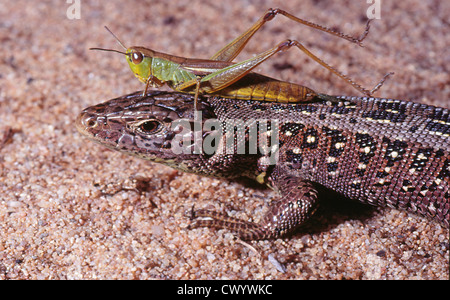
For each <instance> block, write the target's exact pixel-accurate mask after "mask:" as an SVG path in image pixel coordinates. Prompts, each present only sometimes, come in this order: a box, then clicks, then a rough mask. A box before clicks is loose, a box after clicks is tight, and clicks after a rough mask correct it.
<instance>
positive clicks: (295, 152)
mask: <svg viewBox="0 0 450 300" xmlns="http://www.w3.org/2000/svg"><path fill="white" fill-rule="evenodd" d="M141 94H142V92H137V93H134V94H130V95H128V96H123V97H119V98H117V99H113V100H110V101H108V102H105V103H103V104H99V105H95V106H92V107H89V108H87V109H85V110H84V111H83V112H82V113H81V114H80V115H79V117H78V119H77V128H78V130H79V131H80V132H81V133H82V134H83V135H85V136H87V137H89V138H90V139H92V140H94V141H96V142H98V143H100V144H102V145H104V146H107V147H109V148H111V149H115V150H118V151H122V152H125V153H127V154H131V155H135V156H138V157H140V158H144V159H148V160H151V161H154V162H158V163H163V164H166V165H168V166H171V167H173V168H176V169H179V170H182V171H185V172H191V173H196V174H199V175H205V176H215V177H226V178H235V177H240V176H246V177H250V178H254V179H256V180H257V181H259V182H261V183H262V182H264V183H266V184H268V185H269V186H271V187H273V188H274V189H275V190H276V191H278V193H279V194H280V198H279V200H278V201H277V202H276V203H275V204H273V205H272V207H271V209H270V211H269V213H268V214H267V215H266V216H265V217H264V220H263V221H262V222H261V223H260V224H255V223H251V222H246V221H242V220H237V219H235V218H232V217H229V216H226V215H222V214H219V213H217V212H213V211H208V210H198V211H195V212H194V213H193V216H194V221H193V225H194V226H209V227H220V228H228V229H230V230H233V231H235V232H237V233H238V235H239V237H240V238H242V239H246V240H254V239H268V238H277V237H280V236H282V235H284V234H287V233H289V232H292V231H293V230H294V229H295V228H297V227H298V226H299V225H300V224H302V223H303V222H305V221H306V220H307V219H308V218H309V217H310V216H311V215H312V214H313V213H314V211H315V210H316V208H317V205H318V202H319V199H318V197H317V190H316V188H317V186H324V187H326V188H329V189H332V190H334V191H336V192H338V193H341V194H343V195H344V196H346V197H348V198H351V199H355V200H358V201H361V202H364V203H369V204H372V205H378V206H389V207H394V208H399V209H403V210H407V211H409V212H414V213H417V214H420V215H423V216H425V217H428V218H431V219H434V220H436V221H438V222H440V223H441V224H443V225H444V226H446V227H448V226H449V218H450V214H449V208H450V204H449V191H448V187H449V181H450V155H449V154H450V153H449V151H450V115H449V110H448V109H444V108H439V107H433V106H428V105H424V104H418V103H413V102H409V101H402V100H393V99H381V98H366V97H333V96H327V95H319V96H318V97H317V98H316V99H314V100H313V101H311V102H310V103H303V104H280V103H266V102H255V101H241V100H230V99H225V98H219V97H205V98H200V99H199V100H200V101H199V105H198V108H199V110H200V111H201V113H202V119H201V121H202V128H203V125H205V122H206V121H207V120H213V119H218V120H219V121H220V122H221V124H225V122H229V119H230V120H231V119H233V120H236V119H238V120H243V121H244V122H247V123H246V124H248V125H252V124H253V125H254V124H255V122H258V124H261V122H263V121H264V120H271V121H270V122H271V123H270V124H271V125H270V126H272V127H270V128H268V129H267V131H270V130H271V129H277V133H278V138H279V143H278V145H275V146H274V145H272V146H274V147H271V150H272V152H267V153H266V152H262V151H257V152H256V153H255V154H248V151H247V152H246V153H245V154H236V147H237V146H236V145H240V144H244V145H246V146H248V145H249V140H248V135H244V136H245V138H243V137H239V136H237V135H235V133H234V131H233V132H225V133H223V134H221V135H220V137H221V138H220V142H219V143H217V144H216V149H215V150H216V151H215V153H214V154H206V153H201V154H192V151H190V152H191V153H188V154H174V152H173V150H172V146H173V144H179V143H180V142H179V140H178V141H177V142H175V138H177V137H178V138H179V137H180V136H182V137H185V138H186V139H187V140H189V141H191V140H193V134H192V132H190V131H188V132H183V133H180V132H181V128H180V127H175V128H173V127H172V124H173V123H174V122H176V121H177V120H180V119H187V120H188V121H189V124H194V112H193V107H194V103H193V96H191V95H187V94H181V93H168V92H150V93H149V94H148V95H147V96H146V97H142V96H141ZM327 100H331V101H327ZM276 122H278V124H277V123H276ZM276 125H278V127H277V126H276ZM224 128H225V125H224ZM257 128H258V130H260V132H259V133H260V136H259V140H258V141H261V137H262V136H268V134H267V131H261V129H259V128H260V125H258V127H257ZM270 133H273V131H270ZM230 134H231V135H232V136H233V134H234V136H233V139H234V140H235V141H236V145H235V147H234V151H232V153H226V150H225V148H224V147H225V144H226V143H225V137H226V136H229V135H230ZM208 135H212V131H211V130H210V131H208V130H203V132H202V133H201V136H202V137H203V138H205V137H207V136H208ZM188 149H189V150H193V148H192V147H190V148H188ZM277 151H278V154H279V156H278V161H277V162H276V164H267V162H268V158H269V157H272V156H271V155H273V154H274V153H276V152H277Z"/></svg>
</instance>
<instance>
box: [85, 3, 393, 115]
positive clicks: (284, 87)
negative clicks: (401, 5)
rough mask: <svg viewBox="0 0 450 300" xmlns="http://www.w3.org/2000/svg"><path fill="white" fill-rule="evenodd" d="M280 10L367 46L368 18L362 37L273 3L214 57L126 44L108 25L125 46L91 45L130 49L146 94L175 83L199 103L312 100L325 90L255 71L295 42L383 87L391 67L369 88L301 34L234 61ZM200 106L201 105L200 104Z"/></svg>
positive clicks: (130, 61)
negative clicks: (204, 98) (205, 98)
mask: <svg viewBox="0 0 450 300" xmlns="http://www.w3.org/2000/svg"><path fill="white" fill-rule="evenodd" d="M278 14H281V15H283V16H286V17H287V18H289V19H291V20H293V21H296V22H298V23H300V24H304V25H306V26H309V27H312V28H315V29H318V30H320V31H323V32H326V33H329V34H332V35H335V36H337V37H340V38H343V39H345V40H348V41H350V42H352V43H356V44H358V45H359V46H362V41H363V40H364V38H365V37H366V36H367V34H368V32H369V28H370V21H371V20H369V21H368V22H367V24H366V28H365V31H364V32H363V34H362V35H361V36H360V37H359V38H355V37H352V36H349V35H346V34H343V33H341V32H338V31H334V30H332V29H329V28H327V27H324V26H321V25H318V24H315V23H312V22H309V21H306V20H303V19H300V18H297V17H295V16H293V15H292V14H290V13H288V12H286V11H284V10H281V9H278V8H277V9H268V10H267V11H266V12H265V13H264V15H263V16H262V17H261V18H260V19H259V20H258V21H257V22H256V23H255V24H253V26H251V27H250V28H249V29H248V30H247V31H245V32H244V33H243V34H241V35H240V36H239V37H237V38H236V39H234V40H233V41H232V42H231V43H229V44H227V45H226V46H225V47H223V48H222V49H221V50H219V52H217V53H216V54H214V55H213V56H212V57H211V58H210V59H196V58H186V57H181V56H175V55H171V54H166V53H162V52H157V51H154V50H151V49H148V48H145V47H139V46H134V47H129V48H127V47H125V46H124V44H123V43H122V42H121V41H120V40H119V39H118V38H117V37H116V36H115V35H114V34H113V33H112V32H111V31H110V30H109V29H108V28H107V27H106V26H105V28H106V29H107V30H108V31H109V32H110V33H111V34H112V35H113V36H114V38H115V39H117V41H118V42H119V44H120V45H121V46H122V47H123V48H124V50H125V52H121V51H118V50H112V49H103V48H90V49H91V50H103V51H113V52H118V53H121V54H124V55H126V58H127V61H128V64H129V66H130V68H131V70H132V71H133V73H134V75H135V76H136V77H137V78H138V79H139V80H140V81H141V82H143V83H145V84H146V86H145V90H144V95H146V94H147V90H148V87H149V86H153V87H160V86H162V85H164V84H167V85H168V86H169V87H170V88H171V89H173V90H175V91H178V92H184V93H190V94H195V103H197V99H198V96H199V94H213V95H217V96H220V97H226V98H233V99H241V100H259V101H275V102H282V103H295V102H306V101H310V100H312V99H313V98H314V97H316V96H319V95H320V94H318V93H316V92H315V91H313V90H311V89H309V88H308V87H306V86H302V85H299V84H295V83H290V82H286V81H280V80H277V79H274V78H270V77H267V76H264V75H261V74H257V73H253V72H251V71H252V70H253V69H254V68H255V67H257V66H258V65H259V64H261V63H263V62H264V61H266V60H267V59H269V58H270V57H272V56H273V55H275V54H277V53H280V52H283V51H286V50H288V49H289V48H291V47H293V46H295V47H297V48H298V49H300V50H301V51H303V52H304V53H305V54H306V55H308V56H309V57H310V58H312V59H313V60H314V61H316V62H317V63H319V64H320V65H322V66H323V67H325V68H326V69H328V70H329V71H331V72H332V73H334V74H335V75H337V76H339V77H340V78H342V79H343V80H345V81H346V82H347V83H349V84H350V85H352V86H353V87H354V88H355V89H357V90H358V91H360V92H361V93H363V94H364V95H366V96H371V95H372V94H373V93H374V92H375V91H376V90H378V89H379V88H380V87H381V85H382V84H383V82H384V81H385V80H386V78H387V77H388V76H389V75H390V74H391V73H388V74H387V75H385V76H384V77H383V79H382V80H381V81H380V82H379V83H378V84H377V85H376V86H375V87H374V88H373V89H372V90H370V91H369V90H367V89H365V88H363V87H362V86H361V85H359V84H357V83H356V82H354V81H353V80H351V79H350V78H348V77H347V76H346V75H344V74H343V73H341V72H339V71H338V70H336V69H335V68H333V67H331V66H330V65H328V64H327V63H325V62H324V61H323V60H321V59H320V58H318V57H317V56H315V55H314V54H313V53H311V52H310V51H309V50H308V49H306V47H305V46H303V44H301V43H300V42H298V41H296V40H289V39H288V40H285V41H283V42H281V43H279V44H278V45H277V46H275V47H273V48H271V49H269V50H267V51H264V52H262V53H260V54H258V55H256V56H254V57H252V58H250V59H247V60H244V61H242V62H238V63H234V62H232V60H233V59H234V58H235V57H236V56H237V55H238V54H239V53H240V52H241V51H242V49H243V48H244V47H245V45H246V44H247V43H248V41H249V40H250V39H251V37H252V36H253V35H254V34H255V33H256V32H257V31H258V30H259V29H260V28H261V27H262V26H263V25H264V24H265V23H266V22H268V21H271V20H272V19H273V18H274V17H275V16H276V15H278ZM195 107H196V106H195Z"/></svg>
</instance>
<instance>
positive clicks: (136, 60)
mask: <svg viewBox="0 0 450 300" xmlns="http://www.w3.org/2000/svg"><path fill="white" fill-rule="evenodd" d="M143 59H144V56H143V55H142V53H141V52H138V51H133V52H131V61H132V62H133V64H135V65H138V64H140V63H141V62H142V60H143Z"/></svg>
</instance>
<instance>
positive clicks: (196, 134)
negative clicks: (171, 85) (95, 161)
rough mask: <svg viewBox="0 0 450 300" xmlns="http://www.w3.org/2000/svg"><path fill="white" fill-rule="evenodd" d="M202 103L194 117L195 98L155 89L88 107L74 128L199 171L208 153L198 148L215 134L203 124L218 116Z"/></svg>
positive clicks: (105, 143)
mask: <svg viewBox="0 0 450 300" xmlns="http://www.w3.org/2000/svg"><path fill="white" fill-rule="evenodd" d="M199 100H200V101H199V103H198V104H197V105H198V106H197V107H198V109H199V112H200V118H199V119H194V97H193V96H192V95H188V94H182V93H169V92H155V91H151V92H149V93H148V94H147V95H146V96H142V92H136V93H134V94H130V95H126V96H122V97H119V98H116V99H112V100H109V101H107V102H104V103H101V104H98V105H95V106H91V107H88V108H86V109H85V110H83V111H82V112H81V113H80V115H79V116H78V118H77V120H76V127H77V129H78V131H79V132H80V133H81V134H82V135H84V136H86V137H88V138H89V139H91V140H93V141H95V142H97V143H99V144H101V145H103V146H106V147H108V148H110V149H113V150H118V151H121V152H124V153H126V154H129V155H133V156H138V157H140V158H143V159H147V160H150V161H153V162H158V163H162V164H165V165H168V166H170V167H173V168H176V169H180V170H182V171H184V172H194V173H200V171H199V170H198V168H203V164H204V162H205V160H206V159H207V157H206V156H207V154H205V152H204V149H202V148H201V147H200V148H199V146H202V145H201V144H202V139H203V138H204V137H205V136H207V135H208V134H210V133H211V131H205V130H204V127H203V125H204V124H203V123H204V121H202V120H210V119H214V118H215V117H214V113H213V112H212V109H211V108H210V107H209V105H208V104H207V103H206V102H204V101H202V100H201V99H199ZM196 130H197V131H196ZM199 149H200V150H199Z"/></svg>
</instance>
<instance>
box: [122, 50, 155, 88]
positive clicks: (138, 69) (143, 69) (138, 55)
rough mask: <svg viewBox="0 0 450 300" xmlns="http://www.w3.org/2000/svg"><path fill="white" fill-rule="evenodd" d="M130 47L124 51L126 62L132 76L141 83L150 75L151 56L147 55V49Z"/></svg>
mask: <svg viewBox="0 0 450 300" xmlns="http://www.w3.org/2000/svg"><path fill="white" fill-rule="evenodd" d="M141 48H142V47H131V48H128V49H127V51H126V56H127V62H128V65H129V66H130V69H131V71H133V73H134V75H135V76H136V77H137V78H138V79H139V80H140V81H141V82H143V83H146V82H147V79H148V78H149V77H150V76H151V75H152V69H151V68H152V59H153V57H152V55H148V53H146V52H148V51H149V49H141Z"/></svg>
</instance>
